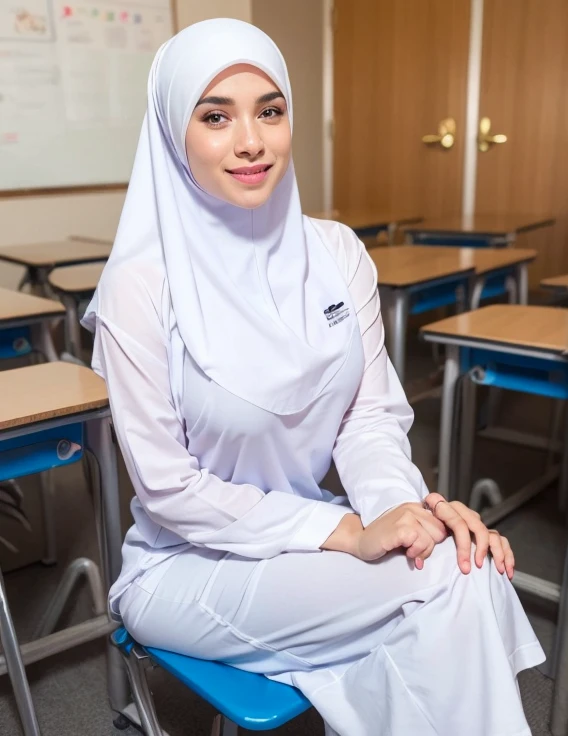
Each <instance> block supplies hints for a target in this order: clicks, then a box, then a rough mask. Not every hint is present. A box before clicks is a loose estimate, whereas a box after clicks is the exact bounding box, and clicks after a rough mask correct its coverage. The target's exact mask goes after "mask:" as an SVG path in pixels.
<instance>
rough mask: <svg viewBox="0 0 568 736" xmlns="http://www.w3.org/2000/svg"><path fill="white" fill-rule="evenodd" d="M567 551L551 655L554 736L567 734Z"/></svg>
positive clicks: (552, 726) (552, 727)
mask: <svg viewBox="0 0 568 736" xmlns="http://www.w3.org/2000/svg"><path fill="white" fill-rule="evenodd" d="M567 614H568V549H567V552H566V556H565V558H564V575H563V579H562V587H561V589H560V603H559V608H558V623H557V628H556V638H555V642H554V651H553V653H552V662H551V665H552V667H553V669H552V672H553V674H554V696H553V699H552V716H551V720H550V730H551V731H552V733H553V735H554V736H566V733H568V698H566V693H567V692H568V621H567V620H566V616H567Z"/></svg>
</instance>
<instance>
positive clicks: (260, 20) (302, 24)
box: [251, 0, 323, 212]
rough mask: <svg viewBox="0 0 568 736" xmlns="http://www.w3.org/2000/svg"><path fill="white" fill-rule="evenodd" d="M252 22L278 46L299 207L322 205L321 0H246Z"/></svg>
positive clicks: (321, 207) (315, 209) (308, 209)
mask: <svg viewBox="0 0 568 736" xmlns="http://www.w3.org/2000/svg"><path fill="white" fill-rule="evenodd" d="M251 4H252V22H253V23H254V24H255V25H256V26H258V27H259V28H262V30H263V31H264V32H265V33H267V34H268V35H269V36H270V37H271V38H273V39H274V41H275V42H276V43H277V44H278V46H279V47H280V50H281V51H282V53H283V54H284V58H285V59H286V63H287V65H288V73H289V75H290V83H291V85H292V91H293V99H294V143H293V145H294V164H295V167H296V175H297V178H298V186H299V188H300V195H301V198H302V205H303V208H304V211H308V212H309V211H318V210H321V209H323V178H322V169H323V143H322V130H323V122H322V117H323V113H322V106H323V99H322V80H323V0H309V1H308V2H306V0H286V1H285V2H282V0H251Z"/></svg>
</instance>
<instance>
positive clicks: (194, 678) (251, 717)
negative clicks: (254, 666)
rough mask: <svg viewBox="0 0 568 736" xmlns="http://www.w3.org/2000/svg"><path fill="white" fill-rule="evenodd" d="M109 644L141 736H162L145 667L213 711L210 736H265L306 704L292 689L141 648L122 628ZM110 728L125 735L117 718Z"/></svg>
mask: <svg viewBox="0 0 568 736" xmlns="http://www.w3.org/2000/svg"><path fill="white" fill-rule="evenodd" d="M111 641H112V642H113V644H115V646H117V647H118V649H119V650H120V652H121V654H122V656H123V657H124V661H125V663H126V669H127V671H128V677H129V679H130V685H131V687H132V695H133V697H134V702H135V704H136V707H137V708H138V714H139V716H140V721H141V725H142V729H143V732H144V734H145V736H162V733H163V731H162V729H161V728H160V725H159V723H158V718H157V716H156V710H155V708H154V701H153V698H152V694H151V693H150V689H149V687H148V683H147V680H146V666H145V665H147V664H154V665H159V666H160V667H163V668H164V669H165V670H167V671H168V672H169V673H170V674H172V675H173V676H174V677H176V678H177V679H178V680H180V682H183V684H184V685H186V686H187V687H188V688H190V689H191V690H193V692H195V693H197V694H198V695H199V696H200V697H202V698H203V699H204V700H206V701H207V702H208V703H211V705H213V706H214V707H215V708H216V709H217V710H218V711H219V715H218V716H216V718H215V721H214V723H213V730H212V732H211V733H212V736H237V733H238V729H239V726H241V727H242V728H246V729H249V730H250V731H268V730H271V729H274V728H278V727H279V726H282V725H284V724H285V723H287V722H288V721H291V720H292V719H293V718H295V717H296V716H299V715H300V713H303V712H304V711H306V710H308V708H310V707H311V704H310V702H309V700H307V699H306V698H305V697H304V696H303V695H302V694H301V693H300V691H299V690H297V689H296V688H294V687H290V686H289V685H282V684H280V683H278V682H274V681H273V680H269V679H268V678H267V677H264V675H258V674H255V673H252V672H244V671H243V670H238V669H236V668H234V667H230V666H229V665H226V664H222V663H221V662H211V661H209V660H204V659H194V658H193V657H185V656H184V655H182V654H175V653H174V652H166V651H164V650H162V649H154V648H153V647H143V646H141V645H140V644H138V643H137V642H135V641H134V639H132V637H131V636H130V634H129V633H128V631H126V629H125V628H119V629H117V630H116V631H115V632H114V633H113V634H112V636H111ZM114 725H115V726H116V727H117V728H119V729H125V728H127V727H128V726H129V725H130V722H129V721H128V719H127V718H124V717H119V718H118V719H117V720H116V721H115V723H114Z"/></svg>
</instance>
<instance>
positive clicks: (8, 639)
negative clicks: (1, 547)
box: [0, 571, 40, 736]
mask: <svg viewBox="0 0 568 736" xmlns="http://www.w3.org/2000/svg"><path fill="white" fill-rule="evenodd" d="M0 642H1V643H2V648H3V649H4V656H5V657H6V667H7V669H8V677H9V678H10V682H11V683H12V688H13V689H14V697H15V698H16V705H17V708H18V715H19V716H20V720H21V722H22V728H23V731H24V736H40V730H39V725H38V722H37V718H36V714H35V710H34V704H33V702H32V696H31V693H30V686H29V685H28V679H27V677H26V670H25V668H24V663H23V661H22V654H21V652H20V647H19V645H18V639H17V638H16V630H15V629H14V624H13V622H12V617H11V616H10V609H9V608H8V601H7V600H6V591H5V590H4V580H3V578H2V572H1V571H0Z"/></svg>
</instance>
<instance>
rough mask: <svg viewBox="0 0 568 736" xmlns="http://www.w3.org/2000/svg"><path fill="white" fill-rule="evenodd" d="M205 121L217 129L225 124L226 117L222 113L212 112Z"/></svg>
mask: <svg viewBox="0 0 568 736" xmlns="http://www.w3.org/2000/svg"><path fill="white" fill-rule="evenodd" d="M203 120H204V121H205V122H206V123H208V124H209V125H211V126H213V127H214V128H215V127H217V126H218V125H221V123H223V121H224V120H225V116H224V115H222V114H221V113H220V112H210V113H208V114H207V115H206V116H205V117H204V118H203Z"/></svg>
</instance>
